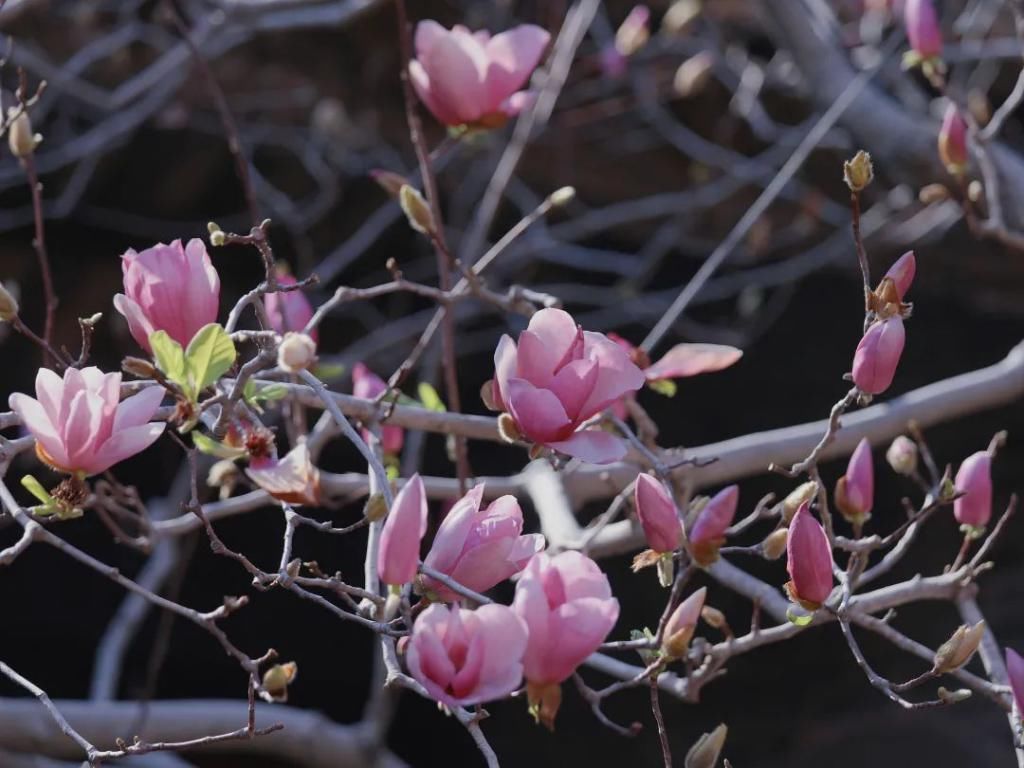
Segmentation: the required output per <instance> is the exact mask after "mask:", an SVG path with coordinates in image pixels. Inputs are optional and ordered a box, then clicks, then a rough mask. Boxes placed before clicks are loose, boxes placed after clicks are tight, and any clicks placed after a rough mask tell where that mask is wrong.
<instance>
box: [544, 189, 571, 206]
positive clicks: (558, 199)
mask: <svg viewBox="0 0 1024 768" xmlns="http://www.w3.org/2000/svg"><path fill="white" fill-rule="evenodd" d="M575 197H576V187H559V188H558V189H556V190H555V191H554V192H552V193H551V194H550V195H549V196H548V202H549V203H551V205H552V207H554V208H559V207H561V206H563V205H568V204H569V203H571V202H572V201H573V199H574V198H575Z"/></svg>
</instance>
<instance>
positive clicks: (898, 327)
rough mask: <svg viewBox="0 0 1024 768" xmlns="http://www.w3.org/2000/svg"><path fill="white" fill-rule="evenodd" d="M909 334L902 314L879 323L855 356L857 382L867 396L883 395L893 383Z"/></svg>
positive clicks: (854, 378) (865, 338)
mask: <svg viewBox="0 0 1024 768" xmlns="http://www.w3.org/2000/svg"><path fill="white" fill-rule="evenodd" d="M905 343H906V332H905V331H904V329H903V319H902V318H900V317H899V316H898V315H897V316H895V317H890V318H889V319H888V320H883V321H881V322H875V323H873V324H872V325H871V327H870V328H868V330H867V332H866V333H865V334H864V336H863V338H861V340H860V343H859V344H858V345H857V351H856V353H854V356H853V383H854V384H856V385H857V387H858V388H859V389H860V390H861V391H862V392H864V393H866V394H869V395H880V394H881V393H882V392H885V390H887V389H888V388H889V386H890V385H891V384H892V380H893V377H894V376H895V375H896V368H897V366H898V365H899V363H900V356H901V355H902V354H903V345H904V344H905Z"/></svg>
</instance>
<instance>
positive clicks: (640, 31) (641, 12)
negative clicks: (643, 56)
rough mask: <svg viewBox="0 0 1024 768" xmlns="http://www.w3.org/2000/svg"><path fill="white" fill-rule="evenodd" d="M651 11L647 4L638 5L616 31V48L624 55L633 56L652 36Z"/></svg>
mask: <svg viewBox="0 0 1024 768" xmlns="http://www.w3.org/2000/svg"><path fill="white" fill-rule="evenodd" d="M650 23H651V11H650V9H649V8H648V7H647V6H646V5H637V6H634V7H633V10H631V11H630V12H629V15H628V16H626V19H625V20H624V21H623V22H622V25H621V26H620V27H619V28H618V30H617V31H616V32H615V50H616V51H618V52H619V54H621V55H622V56H632V55H633V54H634V53H636V52H637V51H639V50H640V49H641V48H643V47H644V46H645V45H647V41H648V40H650V38H651V27H650Z"/></svg>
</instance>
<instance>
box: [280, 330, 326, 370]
mask: <svg viewBox="0 0 1024 768" xmlns="http://www.w3.org/2000/svg"><path fill="white" fill-rule="evenodd" d="M315 362H316V342H315V341H313V340H312V339H311V338H310V337H309V336H307V335H306V334H304V333H295V332H293V331H289V332H288V333H286V334H285V335H284V338H283V339H282V340H281V344H280V346H279V347H278V348H277V364H278V365H279V366H281V368H282V369H284V370H286V371H288V373H298V372H299V371H303V370H305V369H306V368H309V366H311V365H312V364H313V363H315Z"/></svg>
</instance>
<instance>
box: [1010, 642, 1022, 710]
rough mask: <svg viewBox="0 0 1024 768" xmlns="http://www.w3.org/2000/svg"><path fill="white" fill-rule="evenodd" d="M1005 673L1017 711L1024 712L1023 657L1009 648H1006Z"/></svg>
mask: <svg viewBox="0 0 1024 768" xmlns="http://www.w3.org/2000/svg"><path fill="white" fill-rule="evenodd" d="M1006 673H1007V677H1009V678H1010V689H1011V690H1012V691H1013V701H1014V703H1015V704H1016V705H1017V713H1018V714H1020V713H1022V712H1024V658H1021V656H1020V654H1019V653H1017V652H1016V651H1014V650H1013V649H1011V648H1007V649H1006Z"/></svg>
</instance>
